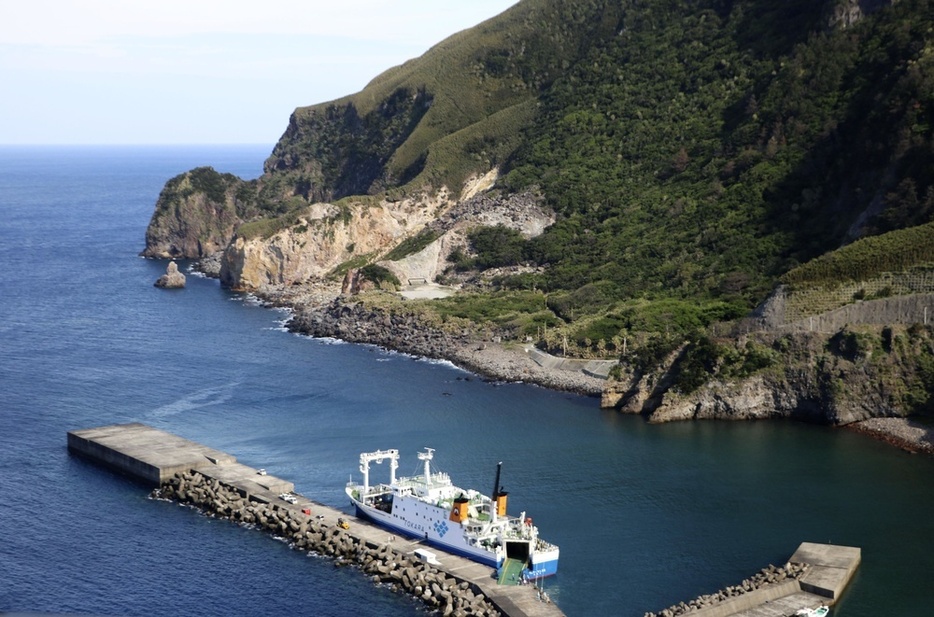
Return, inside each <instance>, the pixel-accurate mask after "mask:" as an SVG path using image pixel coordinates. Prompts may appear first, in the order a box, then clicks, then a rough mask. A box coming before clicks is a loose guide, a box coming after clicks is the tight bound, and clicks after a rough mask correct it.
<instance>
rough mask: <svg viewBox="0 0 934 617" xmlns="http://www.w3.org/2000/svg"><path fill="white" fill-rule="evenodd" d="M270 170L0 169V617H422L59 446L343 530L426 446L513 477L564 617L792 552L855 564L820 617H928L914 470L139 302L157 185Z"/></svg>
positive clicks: (736, 575) (356, 576) (89, 161)
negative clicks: (333, 513) (111, 445)
mask: <svg viewBox="0 0 934 617" xmlns="http://www.w3.org/2000/svg"><path fill="white" fill-rule="evenodd" d="M270 150H271V148H270V147H269V146H243V147H222V148H220V147H146V148H143V147H106V148H91V147H70V148H51V147H42V148H38V147H37V148H22V147H15V148H14V147H0V392H2V398H0V401H2V403H0V611H17V612H43V613H65V614H99V615H180V614H191V615H231V614H255V615H265V614H274V613H279V614H291V615H415V614H420V613H423V612H424V609H422V608H420V606H419V605H418V604H417V603H415V602H413V601H412V600H410V599H409V598H407V597H404V596H399V595H396V594H394V593H392V592H391V591H390V590H388V589H386V588H380V587H377V586H374V585H373V584H372V583H370V582H369V581H368V580H366V579H365V578H364V577H363V576H362V575H361V574H360V573H359V572H357V571H356V570H354V569H352V568H336V567H334V566H333V565H331V564H330V562H328V561H326V560H322V559H318V558H314V557H308V556H305V555H303V554H301V553H299V552H297V551H293V550H291V549H289V548H288V547H287V546H286V545H284V544H282V543H281V542H277V541H275V540H274V539H272V538H271V537H269V536H267V535H265V534H262V533H259V532H257V531H254V530H250V529H246V528H242V527H238V526H236V525H233V524H230V523H227V522H223V521H217V520H213V519H209V518H206V517H203V516H200V515H199V514H197V513H196V512H194V511H192V510H190V509H187V508H183V507H179V506H176V505H173V504H170V503H166V502H159V501H153V500H149V499H147V493H148V491H147V489H146V488H145V487H142V486H140V485H137V484H135V483H133V482H131V481H128V480H127V479H126V478H123V477H120V476H118V475H115V474H113V473H111V472H109V471H106V470H103V469H100V468H98V467H96V466H94V465H91V464H89V463H86V462H84V461H82V460H79V459H75V458H73V457H71V456H69V455H68V453H67V450H66V447H65V433H66V431H68V430H71V429H77V428H88V427H93V426H99V425H104V424H111V423H117V422H136V421H138V422H144V423H148V424H151V425H153V426H155V427H158V428H161V429H164V430H168V431H171V432H173V433H177V434H179V435H182V436H184V437H187V438H189V439H193V440H195V441H199V442H202V443H205V444H208V445H210V446H212V447H215V448H218V449H221V450H224V451H227V452H229V453H231V454H233V455H235V456H237V457H238V459H240V460H241V461H242V462H244V463H246V464H249V465H253V466H256V467H265V468H266V469H268V470H269V471H270V473H273V474H276V475H279V476H282V477H284V478H288V479H290V480H292V481H294V482H295V484H296V489H297V490H298V491H300V492H302V493H305V494H307V495H309V496H311V497H313V498H315V499H318V500H320V501H323V502H326V503H328V504H331V505H334V506H337V507H346V505H347V504H346V499H345V497H344V496H343V485H344V483H345V482H346V481H347V479H348V476H349V475H350V474H355V475H358V474H357V457H358V455H359V453H360V452H362V451H366V450H373V449H379V448H383V449H385V448H399V449H400V451H401V453H402V456H403V460H402V465H401V469H400V471H401V472H404V473H409V472H415V471H416V470H417V468H418V465H417V460H416V459H415V452H416V451H418V450H419V449H421V448H423V447H425V446H430V447H433V448H436V449H437V452H436V461H437V463H438V465H439V467H440V468H441V469H443V470H444V471H447V472H449V473H450V474H451V475H452V477H453V478H454V480H455V481H456V482H457V483H458V484H461V485H465V486H473V487H476V488H479V489H481V490H485V491H488V490H489V488H490V487H491V485H492V483H493V476H494V473H495V466H496V463H497V462H498V461H503V463H504V476H503V481H502V483H503V484H504V486H505V487H506V489H507V490H508V491H509V493H510V511H511V512H512V513H515V514H518V513H519V512H520V511H523V510H524V511H526V512H527V513H528V515H529V516H532V517H533V518H534V519H535V522H536V524H537V525H538V526H539V528H540V529H541V530H542V534H543V536H544V537H545V538H546V539H548V540H550V541H553V542H554V543H556V544H559V545H560V546H561V565H560V572H559V575H558V576H557V577H554V578H552V579H549V580H547V581H546V583H545V585H546V589H547V590H548V591H549V593H550V595H551V596H552V598H554V599H555V600H556V601H557V603H558V604H559V606H561V608H562V609H563V610H564V611H565V612H566V613H567V614H568V615H572V616H581V615H623V616H629V615H633V616H640V615H642V614H643V613H644V612H645V611H648V610H659V609H661V608H664V607H666V606H668V605H670V604H673V603H676V602H679V601H682V600H688V599H690V598H693V597H695V596H697V595H699V594H702V593H709V592H713V591H715V590H716V589H719V588H721V587H723V586H726V585H732V584H736V583H738V582H739V581H740V580H742V579H743V578H746V577H747V576H749V575H751V574H753V573H754V572H756V571H757V570H758V569H759V568H761V567H764V566H765V565H767V564H769V563H775V564H779V563H783V562H784V561H785V560H787V558H788V557H789V556H790V555H791V553H792V552H793V551H794V550H795V548H796V547H797V546H798V544H799V543H800V542H802V541H805V540H808V541H815V542H832V543H837V544H846V545H854V546H860V547H862V549H863V563H862V565H861V567H860V569H859V572H858V574H857V576H856V579H855V580H854V582H853V583H852V585H851V587H850V588H849V589H848V590H847V592H846V593H845V595H844V597H843V600H842V601H841V602H840V604H838V606H837V608H836V609H835V610H834V613H833V614H834V615H836V616H838V617H854V616H862V615H865V616H869V615H873V616H877V615H895V614H898V615H918V616H921V615H929V614H930V613H931V609H930V606H931V604H932V602H934V590H932V588H931V587H930V585H929V584H928V583H927V575H928V573H929V572H931V571H932V570H934V521H932V517H931V516H930V512H931V511H932V510H934V483H932V482H931V478H932V472H934V461H931V460H930V459H927V458H923V457H918V456H912V455H908V454H905V453H902V452H900V451H898V450H895V449H893V448H890V447H888V446H885V445H882V444H879V443H876V442H874V441H871V440H869V439H867V438H864V437H861V436H858V435H855V434H852V433H850V432H846V431H840V430H831V429H826V428H820V427H813V426H804V425H800V424H795V423H790V422H756V423H715V422H705V423H684V424H673V425H665V426H649V425H646V424H645V423H643V422H642V421H641V420H640V419H638V418H633V417H626V416H619V415H617V414H615V413H611V412H605V411H601V410H599V409H598V405H597V401H596V400H595V399H591V398H585V397H579V396H573V395H568V394H563V393H555V392H550V391H547V390H544V389H541V388H537V387H533V386H527V385H521V384H506V385H504V384H493V383H487V382H484V381H483V380H480V379H477V378H475V377H473V376H471V375H470V374H469V373H466V372H463V371H460V370H458V369H456V368H453V367H451V366H449V365H446V364H444V363H437V362H429V361H424V360H419V359H417V358H411V357H408V356H405V355H401V354H394V353H389V352H385V351H382V350H379V349H376V348H373V347H369V346H359V345H347V344H340V343H335V342H332V341H321V340H312V339H307V338H303V337H298V336H295V335H292V334H289V333H287V332H285V331H283V329H282V328H281V325H282V323H283V320H284V319H285V317H286V315H285V314H283V313H281V312H279V311H275V310H271V309H266V308H263V307H261V306H259V305H257V304H256V303H255V302H253V301H252V300H251V299H250V298H249V297H248V296H244V295H241V294H234V293H231V292H228V291H226V290H223V289H221V288H220V286H219V285H218V283H217V282H216V281H214V280H209V279H204V278H199V277H196V276H193V275H189V277H188V286H187V287H186V289H184V290H161V289H156V288H154V287H153V286H152V284H153V282H154V281H155V280H156V278H157V277H158V276H159V275H160V274H162V273H163V272H164V271H165V263H164V262H157V261H149V260H143V259H140V258H138V257H137V253H138V252H139V251H140V250H141V249H142V248H143V234H144V231H145V227H146V224H147V222H148V220H149V217H150V216H151V214H152V209H153V204H154V203H155V200H156V198H157V196H158V194H159V190H160V189H161V187H162V185H163V184H164V182H165V181H166V180H167V179H168V178H170V177H171V176H173V175H175V174H177V173H179V172H182V171H184V170H186V169H190V168H192V167H196V166H199V165H213V166H214V167H215V168H217V169H218V170H220V171H224V172H232V173H236V174H238V175H241V176H243V177H255V176H257V175H258V174H259V173H260V171H261V165H262V161H263V159H264V158H265V157H266V156H267V154H268V153H269V151H270ZM183 266H184V264H183ZM184 269H185V268H184V267H183V270H184ZM374 471H375V474H378V473H379V472H380V471H382V469H381V468H379V467H377V468H375V470H374ZM347 511H348V512H349V508H348V509H347Z"/></svg>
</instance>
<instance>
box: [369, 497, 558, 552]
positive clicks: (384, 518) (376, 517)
mask: <svg viewBox="0 0 934 617" xmlns="http://www.w3.org/2000/svg"><path fill="white" fill-rule="evenodd" d="M351 501H352V502H353V504H354V507H355V508H356V510H357V516H358V517H360V518H365V519H367V520H370V521H373V522H374V523H376V524H377V525H379V526H380V527H385V528H386V529H389V530H391V531H394V532H396V533H399V534H401V535H404V536H406V537H409V538H412V539H414V540H422V541H423V542H427V543H428V544H430V545H432V546H437V547H438V548H441V549H444V550H445V551H447V552H449V553H452V554H454V555H459V556H461V557H466V558H467V559H470V560H472V561H476V562H479V563H482V564H484V565H487V566H490V567H493V568H497V567H499V565H500V564H499V563H497V560H496V555H495V554H494V553H491V552H489V551H482V552H481V551H470V550H467V548H466V547H461V546H458V545H456V544H453V543H451V542H446V541H445V540H444V538H443V537H438V534H437V533H432V532H433V531H434V530H432V531H431V532H429V531H425V530H424V529H423V528H421V527H419V526H417V525H415V524H413V523H408V522H407V521H404V522H402V523H401V524H400V521H399V519H395V520H393V517H392V515H391V514H387V513H386V512H383V511H382V510H378V509H376V508H372V507H369V506H365V505H363V504H361V503H360V502H359V501H357V500H355V499H351ZM445 535H447V534H445ZM555 568H556V569H557V562H556V563H555Z"/></svg>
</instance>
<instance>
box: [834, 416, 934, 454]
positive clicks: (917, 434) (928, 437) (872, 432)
mask: <svg viewBox="0 0 934 617" xmlns="http://www.w3.org/2000/svg"><path fill="white" fill-rule="evenodd" d="M847 428H849V429H850V430H852V431H855V432H857V433H860V434H862V435H867V436H869V437H872V438H874V439H878V440H880V441H884V442H885V443H887V444H889V445H892V446H895V447H896V448H901V449H902V450H905V451H906V452H911V453H912V454H927V455H929V456H932V455H934V431H932V429H931V427H929V426H926V425H924V424H921V423H920V422H918V421H917V420H912V419H910V418H870V419H869V420H863V421H862V422H854V423H853V424H851V425H848V426H847Z"/></svg>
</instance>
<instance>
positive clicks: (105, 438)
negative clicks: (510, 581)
mask: <svg viewBox="0 0 934 617" xmlns="http://www.w3.org/2000/svg"><path fill="white" fill-rule="evenodd" d="M68 449H69V451H71V452H72V453H74V454H76V455H79V456H82V457H84V458H87V459H89V460H92V461H95V462H97V463H100V464H103V465H105V466H106V467H108V468H111V469H115V470H116V471H118V472H121V473H124V474H127V475H129V476H131V477H133V478H135V479H137V480H140V481H142V482H145V483H147V484H150V485H151V486H153V487H156V486H161V485H163V484H164V483H166V482H168V481H169V480H171V479H172V478H173V477H174V476H175V474H187V473H190V472H197V473H199V474H201V475H202V476H204V477H206V478H209V479H210V480H211V481H212V482H214V481H216V482H217V483H218V484H219V485H223V486H226V487H229V488H230V489H233V490H235V491H236V492H237V493H238V494H239V495H240V496H241V497H243V498H245V499H246V500H248V501H250V502H252V503H257V504H269V506H270V507H272V508H274V509H275V510H277V511H281V512H283V513H287V514H288V515H290V516H291V517H294V518H295V519H301V518H302V517H303V516H307V512H308V511H311V513H312V515H313V517H314V518H313V519H312V520H314V521H315V522H316V523H319V524H320V525H322V526H324V527H327V528H330V529H335V528H336V525H337V519H338V518H343V519H344V520H346V521H349V522H350V529H348V530H346V531H345V532H343V533H346V534H348V535H349V536H351V537H352V538H354V539H355V540H356V541H358V542H359V543H360V544H361V545H365V546H367V547H369V548H377V549H386V550H390V551H392V552H394V553H396V554H402V555H407V556H411V557H412V558H413V559H414V560H415V561H419V559H418V557H417V556H416V555H415V551H417V550H420V549H427V550H430V551H431V552H432V553H434V554H435V556H436V558H437V563H435V564H431V567H432V568H436V569H438V570H439V571H442V572H444V573H445V574H446V575H448V576H450V577H451V578H453V579H455V580H456V581H458V583H466V584H467V585H469V586H471V587H472V588H474V589H478V590H479V591H480V592H482V594H483V595H485V596H486V597H487V598H488V599H489V600H490V601H491V602H492V603H493V604H494V605H495V607H496V609H497V610H499V611H500V612H501V613H502V614H504V615H507V616H509V617H525V616H527V617H562V616H563V615H564V613H562V612H561V610H560V609H559V608H558V607H557V606H556V605H554V604H552V603H550V602H542V601H541V600H540V599H539V598H538V594H537V592H536V591H535V589H534V588H532V587H528V586H517V587H516V586H500V585H497V584H496V581H495V580H494V579H493V578H491V574H492V569H491V568H490V567H489V566H484V565H482V564H479V563H476V562H474V561H470V560H468V559H465V558H462V557H458V556H456V555H451V554H448V553H445V552H444V551H443V550H441V549H439V548H437V547H434V546H432V547H426V546H425V545H424V544H423V543H422V542H419V541H416V540H410V539H408V538H403V537H399V536H394V535H392V534H391V533H390V532H388V531H387V530H385V529H383V528H382V527H378V526H376V525H372V524H370V523H368V522H366V521H363V520H360V519H357V518H355V517H353V516H350V515H348V514H345V513H344V512H342V511H340V510H337V509H335V508H331V507H329V506H326V505H324V504H321V503H318V502H316V501H314V500H312V499H309V498H307V497H305V496H303V495H299V494H294V493H293V494H294V497H295V498H296V502H295V503H289V502H286V501H284V500H282V499H281V497H280V495H282V494H283V493H292V492H293V490H294V484H292V483H291V482H288V481H286V480H283V479H280V478H276V477H275V476H271V475H261V474H260V472H259V470H258V469H255V468H253V467H249V466H247V465H242V464H240V463H237V462H236V459H235V458H234V457H233V456H231V455H229V454H226V453H224V452H220V451H218V450H214V449H211V448H208V447H206V446H203V445H201V444H198V443H195V442H193V441H189V440H187V439H183V438H181V437H179V436H177V435H173V434H171V433H167V432H165V431H161V430H158V429H155V428H152V427H150V426H146V425H144V424H138V423H134V424H121V425H112V426H103V427H98V428H92V429H84V430H75V431H69V432H68ZM309 518H310V517H309Z"/></svg>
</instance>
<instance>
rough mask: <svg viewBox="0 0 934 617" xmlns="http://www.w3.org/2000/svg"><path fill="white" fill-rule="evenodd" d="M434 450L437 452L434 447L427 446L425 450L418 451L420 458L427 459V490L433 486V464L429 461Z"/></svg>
mask: <svg viewBox="0 0 934 617" xmlns="http://www.w3.org/2000/svg"><path fill="white" fill-rule="evenodd" d="M434 452H435V449H434V448H425V451H424V452H419V453H418V460H420V461H425V490H426V491H427V490H429V489H430V488H431V464H430V463H429V461H430V460H431V457H432V456H434Z"/></svg>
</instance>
